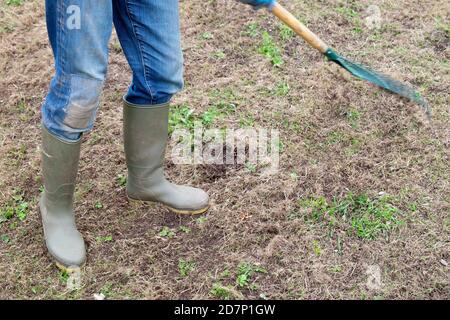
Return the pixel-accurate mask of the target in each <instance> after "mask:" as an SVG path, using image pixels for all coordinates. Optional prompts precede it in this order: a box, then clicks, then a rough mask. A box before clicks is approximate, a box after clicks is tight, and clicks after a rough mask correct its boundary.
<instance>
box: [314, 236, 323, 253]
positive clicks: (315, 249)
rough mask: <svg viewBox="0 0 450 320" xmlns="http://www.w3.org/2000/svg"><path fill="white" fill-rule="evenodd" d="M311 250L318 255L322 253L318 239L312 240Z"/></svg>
mask: <svg viewBox="0 0 450 320" xmlns="http://www.w3.org/2000/svg"><path fill="white" fill-rule="evenodd" d="M313 250H314V254H315V255H316V256H320V255H321V254H322V248H321V247H320V244H319V241H317V240H314V241H313Z"/></svg>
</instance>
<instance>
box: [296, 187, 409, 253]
mask: <svg viewBox="0 0 450 320" xmlns="http://www.w3.org/2000/svg"><path fill="white" fill-rule="evenodd" d="M298 204H299V206H300V207H301V208H304V209H308V212H309V213H308V215H307V218H308V219H310V220H312V221H314V222H324V221H326V223H327V224H328V225H329V226H330V227H334V226H335V225H337V224H338V222H339V223H340V224H344V225H345V228H346V231H347V232H348V233H349V234H355V235H356V236H357V237H359V238H362V239H367V240H375V239H377V238H378V237H380V236H383V235H384V236H387V235H389V233H391V232H392V231H394V230H396V229H397V228H398V227H399V226H401V225H403V224H404V221H403V220H402V215H401V212H400V210H399V209H398V208H396V207H395V206H393V205H392V204H391V203H390V197H388V196H381V197H377V198H375V199H371V198H369V197H368V196H367V195H365V194H360V195H354V194H352V193H348V194H347V195H346V196H345V197H342V198H334V199H333V201H332V202H330V203H329V202H328V201H327V200H326V199H325V198H324V197H317V198H308V199H300V200H299V203H298ZM314 251H315V252H316V251H317V250H314ZM319 251H320V250H319ZM316 253H317V252H316Z"/></svg>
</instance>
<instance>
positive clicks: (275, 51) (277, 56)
mask: <svg viewBox="0 0 450 320" xmlns="http://www.w3.org/2000/svg"><path fill="white" fill-rule="evenodd" d="M259 53H261V54H263V55H264V56H265V57H266V58H268V59H269V60H270V62H271V63H272V65H273V66H274V67H280V66H281V65H282V64H283V58H282V56H281V52H280V49H279V48H278V47H277V45H276V44H275V42H274V41H273V39H272V36H271V35H270V34H269V33H268V32H267V31H264V32H263V34H262V44H261V46H260V47H259Z"/></svg>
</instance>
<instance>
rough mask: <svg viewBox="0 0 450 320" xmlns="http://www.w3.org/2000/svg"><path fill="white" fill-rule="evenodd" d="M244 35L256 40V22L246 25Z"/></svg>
mask: <svg viewBox="0 0 450 320" xmlns="http://www.w3.org/2000/svg"><path fill="white" fill-rule="evenodd" d="M245 34H246V35H248V36H250V37H252V38H256V37H257V36H258V35H259V25H258V23H257V22H252V23H249V24H248V25H247V31H246V32H245Z"/></svg>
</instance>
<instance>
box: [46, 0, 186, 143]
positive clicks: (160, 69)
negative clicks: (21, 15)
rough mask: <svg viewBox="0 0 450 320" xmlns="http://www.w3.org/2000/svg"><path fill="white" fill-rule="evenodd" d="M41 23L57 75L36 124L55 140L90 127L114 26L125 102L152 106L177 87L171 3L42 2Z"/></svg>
mask: <svg viewBox="0 0 450 320" xmlns="http://www.w3.org/2000/svg"><path fill="white" fill-rule="evenodd" d="M46 18H47V29H48V35H49V38H50V43H51V46H52V50H53V54H54V58H55V69H56V71H55V76H54V77H53V79H52V81H51V84H50V89H49V93H48V95H47V98H46V100H45V102H44V104H43V106H42V122H43V125H44V126H45V127H46V128H47V129H48V130H49V131H50V132H51V133H53V134H55V135H56V136H58V137H60V138H62V139H64V140H67V141H76V140H78V139H79V138H80V137H81V134H82V133H84V132H87V131H89V130H91V129H92V127H93V125H94V121H95V117H96V113H97V110H98V106H99V98H100V94H101V90H102V87H103V82H104V80H105V77H106V70H107V64H108V43H109V39H110V36H111V32H112V26H113V23H114V26H115V28H116V32H117V35H118V37H119V41H120V43H121V45H122V48H123V51H124V53H125V55H126V58H127V60H128V63H129V65H130V67H131V70H132V73H133V78H132V81H131V85H130V86H129V89H128V92H127V94H126V96H125V99H126V100H127V101H129V102H131V103H134V104H139V105H146V106H149V107H151V106H152V105H155V104H162V103H167V102H169V101H170V99H171V98H172V96H173V95H174V94H175V93H176V92H178V91H179V90H181V88H182V87H183V56H182V51H181V45H180V26H179V10H178V0H46Z"/></svg>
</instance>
